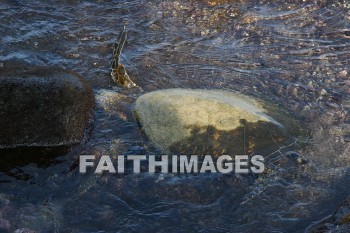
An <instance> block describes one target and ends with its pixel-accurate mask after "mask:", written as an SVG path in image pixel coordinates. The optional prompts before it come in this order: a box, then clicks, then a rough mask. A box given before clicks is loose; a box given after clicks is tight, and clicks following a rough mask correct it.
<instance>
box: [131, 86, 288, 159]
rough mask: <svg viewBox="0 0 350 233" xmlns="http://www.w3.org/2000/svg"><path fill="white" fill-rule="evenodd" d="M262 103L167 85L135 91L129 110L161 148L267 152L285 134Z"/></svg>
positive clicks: (235, 95) (188, 151) (190, 151)
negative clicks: (131, 107)
mask: <svg viewBox="0 0 350 233" xmlns="http://www.w3.org/2000/svg"><path fill="white" fill-rule="evenodd" d="M263 105H264V104H263V102H260V101H257V100H256V99H253V98H251V97H248V96H245V95H242V94H239V93H235V92H228V91H221V90H192V89H167V90H159V91H154V92H150V93H147V94H144V95H142V96H140V97H139V98H138V99H137V100H136V103H135V108H134V113H135V117H136V118H137V120H138V122H139V123H140V125H141V126H142V129H143V130H144V132H145V134H146V135H147V136H148V138H149V139H150V141H151V142H153V143H154V144H155V145H156V146H158V147H159V148H160V149H161V150H162V151H163V152H171V153H177V154H179V153H181V154H212V155H220V154H233V155H234V154H246V153H251V152H253V151H254V152H255V151H269V150H270V151H271V150H272V149H276V145H277V144H280V143H282V142H283V141H286V140H287V139H288V138H290V137H289V136H288V133H287V130H286V128H285V127H284V126H283V125H282V124H281V123H279V122H278V121H277V120H275V119H274V118H272V117H271V116H269V115H268V114H267V112H268V111H267V110H266V109H265V108H264V107H263Z"/></svg>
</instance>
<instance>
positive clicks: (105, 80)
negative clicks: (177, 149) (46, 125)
mask: <svg viewBox="0 0 350 233" xmlns="http://www.w3.org/2000/svg"><path fill="white" fill-rule="evenodd" d="M349 12H350V3H349V1H326V0H322V1H311V0H303V1H288V2H287V1H282V0H281V1H278V0H272V1H254V0H239V1H233V0H232V1H231V0H227V1H222V0H221V1H214V0H211V1H205V0H202V1H200V0H155V1H147V0H135V1H116V0H115V1H112V0H109V1H108V0H105V1H104V0H95V1H93V0H90V1H78V0H60V1H53V0H47V1H43V0H42V1H38V0H33V1H24V0H0V22H1V25H0V35H1V37H0V41H1V42H0V44H1V46H0V66H13V65H19V66H22V65H40V66H51V67H53V69H54V68H55V67H63V68H66V69H70V70H74V71H76V72H77V73H79V74H80V75H81V76H82V77H84V78H85V79H87V80H88V81H89V82H90V83H91V85H92V86H93V87H94V91H95V96H96V111H95V115H94V124H93V129H92V131H91V134H90V137H89V139H88V140H87V142H86V143H85V144H83V145H81V146H79V147H77V148H76V149H75V150H74V151H72V152H71V153H70V154H68V155H63V156H59V157H56V158H47V159H40V160H39V159H38V160H37V161H33V163H29V164H28V163H27V164H17V165H16V166H4V167H3V166H2V170H1V173H0V232H2V231H4V232H14V231H16V230H17V232H21V231H20V230H18V229H22V230H23V232H24V229H26V230H27V232H30V230H32V231H33V232H34V231H35V232H91V233H92V232H94V233H97V232H304V231H305V229H306V228H307V227H309V226H310V225H312V224H314V223H316V222H317V221H319V220H321V219H322V218H324V217H326V216H328V215H330V214H332V213H333V212H334V211H335V210H336V208H337V206H338V205H339V204H340V203H341V202H342V201H343V200H344V199H345V198H346V197H347V196H348V195H349V194H350V188H349V184H350V174H349V173H350V169H349V168H350V119H349V115H348V114H347V112H348V111H349V110H350V99H349V96H350V89H349V87H350V13H349ZM123 25H125V26H126V28H127V30H128V40H127V43H126V45H125V47H124V51H123V53H122V56H121V62H122V64H124V65H125V67H126V69H127V71H128V73H129V76H130V78H131V79H132V80H133V81H134V82H135V83H136V84H137V85H138V86H139V88H136V89H132V90H126V89H122V88H120V87H117V86H115V84H113V82H112V81H111V79H110V71H109V62H110V60H111V53H112V49H113V43H114V42H115V40H116V38H117V36H118V33H119V31H120V29H121V27H122V26H123ZM173 87H183V88H209V89H224V90H235V91H240V92H242V93H244V94H249V95H252V96H255V97H257V98H261V99H265V100H268V101H271V102H273V103H275V104H278V105H281V106H283V107H284V108H285V109H286V110H287V111H289V112H290V113H291V114H292V115H293V116H294V117H295V118H297V119H299V120H301V121H302V122H303V123H304V124H305V126H306V129H305V130H306V131H307V134H308V135H309V136H308V137H307V138H302V139H298V140H296V142H295V143H294V144H293V145H292V147H291V148H281V151H280V152H276V153H275V154H274V155H271V159H270V160H268V164H267V166H268V169H267V171H266V172H265V173H264V174H263V175H261V176H259V177H253V178H252V177H249V176H242V175H239V174H229V175H218V174H216V175H215V174H204V175H196V176H195V175H187V176H180V175H163V174H155V175H150V174H147V173H142V174H140V175H136V174H127V175H109V174H104V175H94V174H92V173H91V172H90V173H87V174H85V175H83V174H79V172H78V155H80V154H95V155H100V154H112V155H113V154H114V155H116V154H148V153H155V152H156V149H155V148H152V146H151V145H149V143H148V142H147V139H146V138H145V137H144V135H143V134H142V133H141V132H140V130H139V127H138V125H137V123H136V122H135V121H134V119H133V117H132V114H131V109H132V104H133V102H134V101H135V99H136V98H137V97H138V96H139V95H140V94H142V93H145V92H149V91H153V90H158V89H163V88H173ZM305 141H307V145H306V146H304V147H299V146H298V145H299V143H304V142H305ZM283 150H295V152H293V153H292V154H293V155H295V156H298V158H299V160H298V159H295V156H285V155H284V154H283ZM300 161H301V162H300Z"/></svg>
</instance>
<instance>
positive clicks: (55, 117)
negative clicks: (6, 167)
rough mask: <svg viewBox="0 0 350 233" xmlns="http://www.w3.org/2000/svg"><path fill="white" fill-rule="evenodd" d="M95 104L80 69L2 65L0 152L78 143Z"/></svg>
mask: <svg viewBox="0 0 350 233" xmlns="http://www.w3.org/2000/svg"><path fill="white" fill-rule="evenodd" d="M93 106H94V95H93V91H92V89H91V87H90V86H89V84H88V83H87V82H86V81H85V80H84V79H82V78H81V77H80V76H79V75H77V74H76V73H73V72H70V71H66V70H62V69H58V68H50V67H11V68H1V69H0V153H1V154H3V153H7V152H8V151H11V152H13V150H16V148H21V150H25V148H28V149H30V148H36V149H35V151H38V153H41V152H42V151H45V153H47V152H48V153H49V154H50V153H51V152H50V151H55V149H53V150H52V148H60V150H61V149H62V148H64V149H66V148H70V147H71V146H72V145H75V144H78V143H80V142H81V140H82V139H83V138H84V136H85V132H86V128H87V126H88V125H89V124H88V123H89V121H90V119H91V114H92V111H93ZM23 148H24V149H23ZM47 148H50V149H49V150H47ZM37 149H38V150H37Z"/></svg>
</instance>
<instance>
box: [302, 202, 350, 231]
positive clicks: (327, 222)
mask: <svg viewBox="0 0 350 233" xmlns="http://www.w3.org/2000/svg"><path fill="white" fill-rule="evenodd" d="M349 229H350V196H349V197H348V198H347V199H346V200H345V201H344V202H343V203H342V204H341V206H340V207H339V208H338V209H337V211H336V212H335V213H334V214H333V215H332V216H330V217H328V218H325V219H323V220H321V221H320V222H319V223H317V224H315V225H312V226H310V227H309V228H307V229H306V231H305V232H307V233H318V232H334V233H347V232H349Z"/></svg>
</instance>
